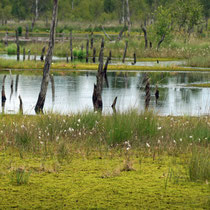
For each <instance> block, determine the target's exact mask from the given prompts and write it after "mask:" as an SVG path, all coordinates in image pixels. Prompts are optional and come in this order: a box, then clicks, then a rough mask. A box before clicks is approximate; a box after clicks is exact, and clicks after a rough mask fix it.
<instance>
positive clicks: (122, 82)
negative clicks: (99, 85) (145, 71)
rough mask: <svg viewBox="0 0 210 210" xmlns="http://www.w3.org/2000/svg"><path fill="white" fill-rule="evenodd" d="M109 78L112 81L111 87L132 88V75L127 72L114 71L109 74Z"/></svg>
mask: <svg viewBox="0 0 210 210" xmlns="http://www.w3.org/2000/svg"><path fill="white" fill-rule="evenodd" d="M108 80H109V82H110V87H112V88H117V89H121V88H130V86H131V77H130V75H129V76H128V74H126V73H124V72H123V73H120V74H119V73H118V72H112V74H111V75H110V74H109V75H108Z"/></svg>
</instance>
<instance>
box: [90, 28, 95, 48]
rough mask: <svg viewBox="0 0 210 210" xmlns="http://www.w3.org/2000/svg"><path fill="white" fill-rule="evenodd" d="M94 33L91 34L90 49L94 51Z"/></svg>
mask: <svg viewBox="0 0 210 210" xmlns="http://www.w3.org/2000/svg"><path fill="white" fill-rule="evenodd" d="M93 41H94V40H93V32H91V39H90V49H91V50H92V49H93Z"/></svg>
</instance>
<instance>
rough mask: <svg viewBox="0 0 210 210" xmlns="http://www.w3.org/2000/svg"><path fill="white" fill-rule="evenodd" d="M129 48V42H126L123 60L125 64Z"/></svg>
mask: <svg viewBox="0 0 210 210" xmlns="http://www.w3.org/2000/svg"><path fill="white" fill-rule="evenodd" d="M127 48H128V41H126V43H125V50H124V54H123V60H122V62H123V63H125V57H126V53H127Z"/></svg>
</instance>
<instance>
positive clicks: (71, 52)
mask: <svg viewBox="0 0 210 210" xmlns="http://www.w3.org/2000/svg"><path fill="white" fill-rule="evenodd" d="M72 39H73V38H72V31H71V32H70V54H71V55H70V56H71V62H73V47H72Z"/></svg>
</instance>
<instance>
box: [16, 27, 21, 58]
mask: <svg viewBox="0 0 210 210" xmlns="http://www.w3.org/2000/svg"><path fill="white" fill-rule="evenodd" d="M15 34H16V45H17V61H19V60H20V44H19V38H18V31H17V29H16V31H15Z"/></svg>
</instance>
